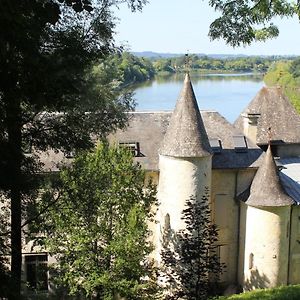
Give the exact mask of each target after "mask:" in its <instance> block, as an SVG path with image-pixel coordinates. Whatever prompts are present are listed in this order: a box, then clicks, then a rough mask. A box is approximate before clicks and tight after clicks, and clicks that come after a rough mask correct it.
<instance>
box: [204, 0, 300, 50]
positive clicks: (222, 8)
mask: <svg viewBox="0 0 300 300" xmlns="http://www.w3.org/2000/svg"><path fill="white" fill-rule="evenodd" d="M209 4H210V6H212V7H213V8H214V9H215V10H216V11H218V12H220V13H221V16H220V17H219V18H217V19H216V20H215V21H214V22H213V23H212V24H211V25H210V29H209V36H210V37H211V38H212V39H220V38H222V39H224V40H225V41H226V43H227V44H229V45H231V46H234V47H235V46H240V45H249V44H251V43H252V42H254V41H265V40H266V39H268V38H274V37H277V36H278V34H279V30H278V27H277V26H276V25H275V24H274V23H272V20H273V19H274V18H275V17H281V18H283V17H292V16H298V18H299V17H300V13H299V12H300V2H299V1H297V2H296V3H294V2H292V1H288V0H274V1H266V0H255V1H248V0H233V1H232V0H210V1H209Z"/></svg>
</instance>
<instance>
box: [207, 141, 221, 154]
mask: <svg viewBox="0 0 300 300" xmlns="http://www.w3.org/2000/svg"><path fill="white" fill-rule="evenodd" d="M209 144H210V147H211V149H212V151H213V153H221V150H222V142H221V140H219V139H215V138H213V139H209Z"/></svg>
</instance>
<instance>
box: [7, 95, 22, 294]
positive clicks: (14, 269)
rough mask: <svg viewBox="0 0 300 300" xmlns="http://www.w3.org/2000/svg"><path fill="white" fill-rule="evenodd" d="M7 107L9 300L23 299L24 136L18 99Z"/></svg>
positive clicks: (9, 102) (13, 100)
mask: <svg viewBox="0 0 300 300" xmlns="http://www.w3.org/2000/svg"><path fill="white" fill-rule="evenodd" d="M6 105H7V133H8V145H9V151H10V155H9V164H8V169H9V171H8V172H9V174H8V176H9V181H10V187H9V188H10V201H11V277H12V286H11V288H10V290H11V292H10V295H9V300H18V299H20V298H21V267H22V244H21V243H22V240H21V218H22V195H21V181H22V178H21V165H22V147H21V144H22V135H21V106H20V101H19V100H18V99H9V100H8V101H7V102H6Z"/></svg>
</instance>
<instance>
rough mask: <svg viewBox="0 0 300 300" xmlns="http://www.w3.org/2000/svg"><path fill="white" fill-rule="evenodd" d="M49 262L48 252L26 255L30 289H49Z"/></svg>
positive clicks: (27, 279) (26, 269)
mask: <svg viewBox="0 0 300 300" xmlns="http://www.w3.org/2000/svg"><path fill="white" fill-rule="evenodd" d="M47 262H48V257H47V254H40V255H26V256H25V272H26V281H27V286H28V288H29V289H30V290H38V291H47V290H48V273H47Z"/></svg>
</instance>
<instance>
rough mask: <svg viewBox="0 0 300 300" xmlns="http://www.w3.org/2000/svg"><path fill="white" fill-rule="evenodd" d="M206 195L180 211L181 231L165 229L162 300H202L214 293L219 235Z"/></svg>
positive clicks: (189, 201) (190, 202)
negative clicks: (182, 223)
mask: <svg viewBox="0 0 300 300" xmlns="http://www.w3.org/2000/svg"><path fill="white" fill-rule="evenodd" d="M207 192H208V191H207ZM207 192H206V193H205V195H203V197H202V199H201V200H200V201H196V200H195V199H194V198H190V199H188V200H187V201H186V208H185V209H184V210H183V211H182V219H183V220H184V222H185V225H186V228H185V229H184V230H181V231H180V232H174V231H173V230H172V228H171V227H169V226H165V228H164V236H163V248H162V252H161V255H162V277H163V278H164V280H165V283H166V290H167V292H166V294H165V299H193V300H205V299H207V298H208V296H212V295H215V294H216V292H217V290H216V287H217V283H218V280H219V276H220V274H221V272H222V268H223V267H224V266H223V265H222V264H221V263H220V262H219V258H218V255H217V251H216V248H217V245H216V242H217V240H218V232H217V228H216V225H214V224H212V222H211V217H210V209H209V203H208V194H207ZM167 223H168V222H167Z"/></svg>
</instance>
